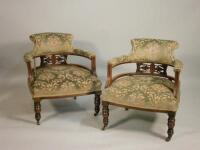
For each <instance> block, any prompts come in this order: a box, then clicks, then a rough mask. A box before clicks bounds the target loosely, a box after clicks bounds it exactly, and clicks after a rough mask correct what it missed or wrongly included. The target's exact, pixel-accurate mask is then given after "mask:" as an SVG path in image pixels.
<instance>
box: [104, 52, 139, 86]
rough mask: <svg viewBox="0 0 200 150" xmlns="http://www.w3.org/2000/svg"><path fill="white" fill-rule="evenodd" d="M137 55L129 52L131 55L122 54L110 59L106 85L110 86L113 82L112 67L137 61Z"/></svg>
mask: <svg viewBox="0 0 200 150" xmlns="http://www.w3.org/2000/svg"><path fill="white" fill-rule="evenodd" d="M137 62H139V61H137V59H136V57H135V55H134V54H129V55H122V56H119V57H115V58H112V59H111V60H109V61H108V66H107V82H106V87H107V86H110V85H111V84H112V68H114V67H116V66H118V65H121V64H126V63H137Z"/></svg>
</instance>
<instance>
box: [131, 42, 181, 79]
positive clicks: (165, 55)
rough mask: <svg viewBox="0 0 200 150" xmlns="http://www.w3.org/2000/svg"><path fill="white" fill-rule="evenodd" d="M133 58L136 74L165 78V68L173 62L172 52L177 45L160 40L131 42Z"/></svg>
mask: <svg viewBox="0 0 200 150" xmlns="http://www.w3.org/2000/svg"><path fill="white" fill-rule="evenodd" d="M131 43H132V47H133V48H132V49H133V53H134V57H135V58H136V59H137V60H138V61H139V62H141V63H137V70H136V72H137V73H141V74H144V73H150V74H156V75H160V76H163V77H167V67H168V66H171V65H172V64H173V62H174V61H175V57H174V50H175V49H176V48H178V43H177V42H176V41H172V40H161V39H144V38H142V39H133V40H131Z"/></svg>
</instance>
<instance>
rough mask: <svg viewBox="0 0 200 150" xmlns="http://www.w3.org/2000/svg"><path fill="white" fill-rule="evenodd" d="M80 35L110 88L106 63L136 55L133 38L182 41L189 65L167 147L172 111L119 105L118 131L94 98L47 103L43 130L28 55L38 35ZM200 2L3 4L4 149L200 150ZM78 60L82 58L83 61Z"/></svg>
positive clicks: (24, 0) (0, 106)
mask: <svg viewBox="0 0 200 150" xmlns="http://www.w3.org/2000/svg"><path fill="white" fill-rule="evenodd" d="M48 31H49V32H65V33H72V34H73V35H74V46H75V47H81V48H83V49H89V50H91V51H93V52H95V53H96V55H97V71H98V75H99V77H100V79H101V80H102V82H103V83H104V81H105V79H106V63H107V60H109V59H110V58H112V57H116V56H119V55H122V54H127V53H130V51H131V44H130V40H131V39H133V38H141V37H147V38H161V39H171V40H176V41H178V42H179V44H180V48H179V49H178V50H176V56H177V57H178V58H180V59H181V60H182V61H183V62H184V70H183V72H182V74H181V81H182V82H181V93H182V96H181V103H180V109H179V111H178V114H177V117H176V118H177V121H176V127H175V135H174V136H173V138H172V141H171V142H169V143H166V142H165V141H164V137H165V136H166V130H167V125H166V124H167V116H166V115H165V114H158V113H149V112H141V111H134V110H129V111H128V112H127V111H124V110H123V109H121V108H117V107H111V114H110V124H109V125H110V127H109V128H108V129H107V130H106V131H101V130H100V128H101V126H102V118H101V117H102V116H101V113H100V115H99V116H98V117H93V96H85V97H78V99H77V100H76V101H74V100H72V99H69V98H68V99H60V100H54V101H44V102H42V120H41V125H40V126H36V125H35V120H34V113H33V102H32V100H31V96H30V93H29V91H28V88H27V85H26V78H27V72H26V66H25V63H24V62H23V55H24V53H25V52H28V51H30V50H31V49H32V43H31V42H30V40H29V38H28V36H29V35H30V34H32V33H38V32H48ZM199 39H200V1H199V0H34V1H33V0H0V85H1V87H0V149H2V150H7V149H8V150H12V149H20V150H22V149H26V150H27V149H43V150H44V149H109V150H111V149H119V150H121V149H152V150H156V149H163V150H164V149H171V150H172V149H176V150H177V149H189V148H190V147H191V148H192V149H193V150H195V149H196V150H198V149H199V148H200V117H199V116H200V110H199V107H200V101H199V82H200V81H199V80H198V79H199V75H200V71H199V66H200V60H199V58H200V52H199V50H200V41H199ZM75 60H77V62H78V61H79V62H80V60H79V59H75Z"/></svg>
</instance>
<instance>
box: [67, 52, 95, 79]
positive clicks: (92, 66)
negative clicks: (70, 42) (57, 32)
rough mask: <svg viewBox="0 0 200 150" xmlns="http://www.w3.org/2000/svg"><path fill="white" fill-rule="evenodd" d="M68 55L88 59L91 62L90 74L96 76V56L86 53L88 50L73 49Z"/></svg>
mask: <svg viewBox="0 0 200 150" xmlns="http://www.w3.org/2000/svg"><path fill="white" fill-rule="evenodd" d="M70 55H77V56H82V57H85V58H88V59H90V60H91V72H92V74H94V75H97V74H96V55H95V53H93V52H91V51H88V50H82V49H78V48H74V49H73V52H72V53H70Z"/></svg>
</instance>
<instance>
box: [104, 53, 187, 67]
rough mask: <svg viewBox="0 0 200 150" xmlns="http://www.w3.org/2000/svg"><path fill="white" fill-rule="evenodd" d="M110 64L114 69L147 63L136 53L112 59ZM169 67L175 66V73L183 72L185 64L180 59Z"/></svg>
mask: <svg viewBox="0 0 200 150" xmlns="http://www.w3.org/2000/svg"><path fill="white" fill-rule="evenodd" d="M108 63H109V64H111V65H112V66H113V67H114V66H117V65H119V64H122V63H145V61H143V60H140V59H138V58H137V56H136V55H135V53H133V54H129V55H122V56H119V57H115V58H112V59H111V60H110V61H109V62H108ZM169 65H171V66H173V67H174V70H175V71H181V70H182V69H183V63H182V62H181V60H178V59H175V60H174V61H173V62H172V63H170V64H169Z"/></svg>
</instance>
